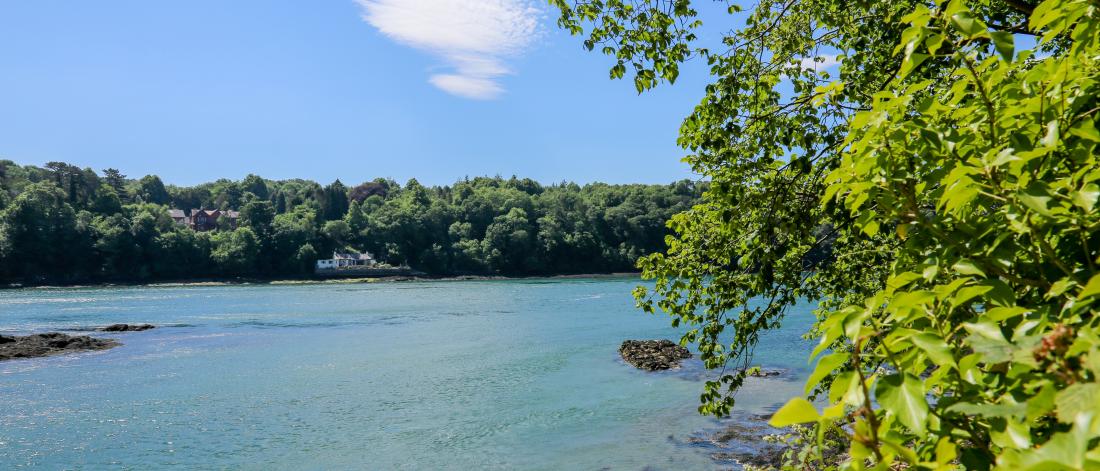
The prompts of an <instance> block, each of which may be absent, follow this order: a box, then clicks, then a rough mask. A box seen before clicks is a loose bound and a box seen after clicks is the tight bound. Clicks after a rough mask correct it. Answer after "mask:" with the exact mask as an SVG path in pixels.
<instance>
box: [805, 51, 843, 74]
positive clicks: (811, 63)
mask: <svg viewBox="0 0 1100 471" xmlns="http://www.w3.org/2000/svg"><path fill="white" fill-rule="evenodd" d="M818 59H821V62H818ZM840 62H841V57H840V56H839V55H837V54H819V55H817V56H815V57H804V58H802V60H801V65H802V68H803V69H811V70H825V69H828V68H829V67H833V66H837V65H840Z"/></svg>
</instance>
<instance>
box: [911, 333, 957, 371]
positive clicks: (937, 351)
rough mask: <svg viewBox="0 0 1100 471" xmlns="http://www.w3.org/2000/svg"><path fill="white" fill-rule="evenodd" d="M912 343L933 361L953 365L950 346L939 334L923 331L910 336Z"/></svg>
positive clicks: (953, 358)
mask: <svg viewBox="0 0 1100 471" xmlns="http://www.w3.org/2000/svg"><path fill="white" fill-rule="evenodd" d="M910 340H911V341H912V342H913V345H916V346H917V347H918V348H920V349H921V350H924V352H925V353H926V354H928V358H929V359H931V360H932V362H933V363H935V364H937V365H941V366H946V365H954V364H955V357H954V356H953V355H952V354H951V348H950V347H948V346H947V342H944V341H943V338H941V337H940V336H939V335H936V334H933V333H931V332H924V333H920V334H917V335H914V336H912V337H910Z"/></svg>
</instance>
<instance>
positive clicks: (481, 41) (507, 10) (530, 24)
mask: <svg viewBox="0 0 1100 471" xmlns="http://www.w3.org/2000/svg"><path fill="white" fill-rule="evenodd" d="M356 1H357V2H358V3H359V5H360V6H362V7H363V19H364V20H366V22H367V23H369V24H370V25H371V26H374V27H375V28H377V29H378V31H380V32H381V33H382V34H384V35H386V36H387V37H389V38H390V39H393V40H394V41H397V42H400V43H403V44H406V45H408V46H411V47H414V48H417V49H421V50H424V51H428V52H431V53H433V54H436V55H438V56H440V57H441V58H443V59H444V60H446V61H447V63H448V65H449V66H450V67H451V68H452V69H453V70H452V71H450V73H443V74H435V75H432V76H431V77H429V78H428V81H429V82H431V83H432V85H435V86H436V87H439V88H440V89H442V90H444V91H446V92H447V93H451V94H454V95H458V96H461V97H466V98H473V99H479V100H487V99H492V98H496V97H498V96H500V94H501V93H503V92H504V89H503V87H501V85H500V82H499V79H500V77H501V76H502V75H505V74H508V73H511V70H510V69H509V68H508V66H507V65H506V64H505V60H506V59H508V58H509V57H514V56H515V55H517V54H520V53H522V52H523V51H524V50H525V49H526V48H527V47H528V46H529V45H530V44H531V42H532V41H533V40H534V39H535V36H536V34H537V32H538V21H539V10H538V9H536V8H535V7H534V6H533V5H532V4H531V3H529V0H356Z"/></svg>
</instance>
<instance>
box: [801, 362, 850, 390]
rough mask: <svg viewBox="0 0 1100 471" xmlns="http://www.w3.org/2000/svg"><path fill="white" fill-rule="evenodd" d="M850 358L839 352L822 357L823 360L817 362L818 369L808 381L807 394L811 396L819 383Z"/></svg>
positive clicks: (815, 369)
mask: <svg viewBox="0 0 1100 471" xmlns="http://www.w3.org/2000/svg"><path fill="white" fill-rule="evenodd" d="M848 356H849V355H848V354H847V353H845V352H837V353H832V354H829V355H825V356H824V357H821V360H818V362H817V367H816V368H814V372H813V373H812V374H810V377H809V378H808V379H807V380H806V393H807V394H809V393H810V391H811V390H813V388H814V386H817V383H818V382H820V381H821V380H822V379H823V378H825V377H826V376H828V375H829V373H832V372H833V370H835V369H837V368H839V367H840V365H843V364H844V363H845V362H847V361H848Z"/></svg>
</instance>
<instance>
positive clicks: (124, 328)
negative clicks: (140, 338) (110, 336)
mask: <svg viewBox="0 0 1100 471" xmlns="http://www.w3.org/2000/svg"><path fill="white" fill-rule="evenodd" d="M156 327H157V326H155V325H153V324H111V325H109V326H107V327H100V328H98V329H96V330H98V331H100V332H141V331H143V330H149V329H155V328H156Z"/></svg>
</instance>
